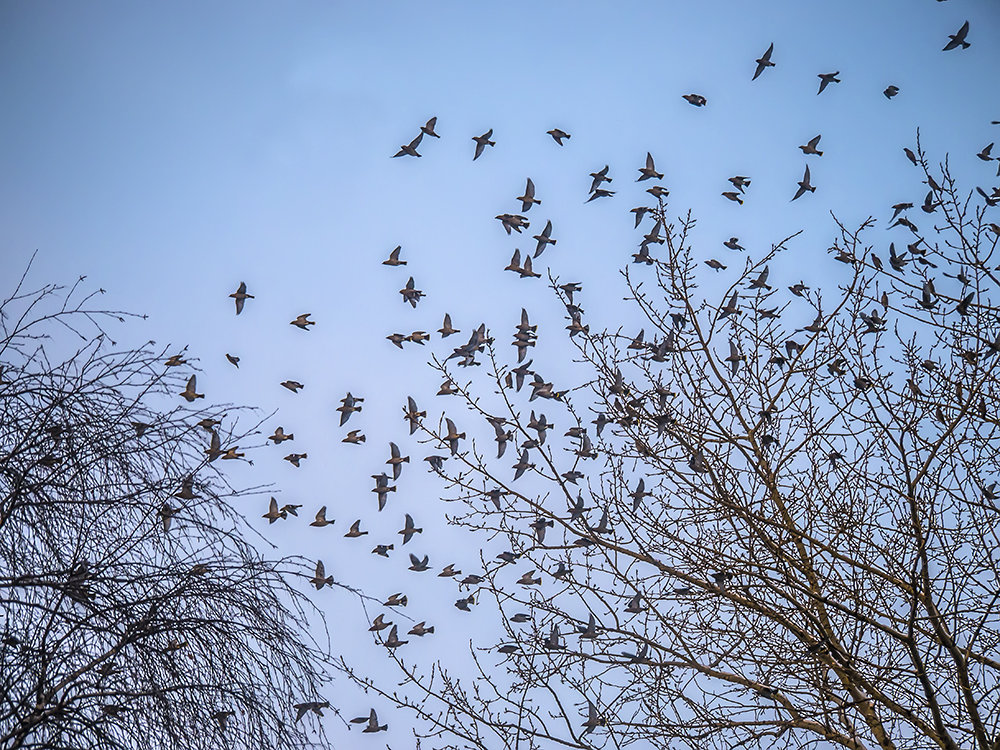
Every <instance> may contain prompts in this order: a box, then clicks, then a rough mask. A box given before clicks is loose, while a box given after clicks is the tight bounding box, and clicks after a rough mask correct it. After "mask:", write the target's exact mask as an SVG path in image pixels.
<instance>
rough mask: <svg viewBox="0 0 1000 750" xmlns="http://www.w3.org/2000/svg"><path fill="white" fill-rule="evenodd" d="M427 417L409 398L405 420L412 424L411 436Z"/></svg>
mask: <svg viewBox="0 0 1000 750" xmlns="http://www.w3.org/2000/svg"><path fill="white" fill-rule="evenodd" d="M426 416H427V412H426V411H418V410H417V402H416V401H414V400H413V396H407V397H406V406H405V407H404V408H403V418H404V419H406V420H407V421H408V422H409V423H410V434H411V435H412V434H413V433H414V432H416V431H417V428H418V427H419V426H420V419H421V418H422V417H426ZM345 421H346V420H345Z"/></svg>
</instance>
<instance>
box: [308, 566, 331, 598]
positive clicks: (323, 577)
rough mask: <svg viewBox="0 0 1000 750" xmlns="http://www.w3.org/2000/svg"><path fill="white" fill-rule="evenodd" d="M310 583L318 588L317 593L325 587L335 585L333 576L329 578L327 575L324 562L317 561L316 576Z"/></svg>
mask: <svg viewBox="0 0 1000 750" xmlns="http://www.w3.org/2000/svg"><path fill="white" fill-rule="evenodd" d="M310 583H311V584H312V585H313V586H315V587H316V590H317V591H319V590H320V589H321V588H323V587H324V586H332V585H333V576H328V575H327V574H326V569H325V568H324V567H323V561H322V560H317V561H316V575H314V576H313V577H312V580H310Z"/></svg>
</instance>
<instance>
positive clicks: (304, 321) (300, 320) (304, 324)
mask: <svg viewBox="0 0 1000 750" xmlns="http://www.w3.org/2000/svg"><path fill="white" fill-rule="evenodd" d="M310 315H312V313H302V314H301V315H299V316H298V317H297V318H295V320H293V321H291V322H290V323H289V325H292V326H295V327H297V328H301V329H302V330H303V331H308V330H309V326H314V325H316V321H315V320H309V316H310Z"/></svg>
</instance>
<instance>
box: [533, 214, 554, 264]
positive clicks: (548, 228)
mask: <svg viewBox="0 0 1000 750" xmlns="http://www.w3.org/2000/svg"><path fill="white" fill-rule="evenodd" d="M532 239H533V240H538V245H537V247H535V257H536V258H537V257H538V256H539V255H541V254H542V253H543V252H544V251H545V248H546V247H547V246H548V245H554V244H556V242H557V241H558V240H554V239H552V221H551V220H550V221H547V222H545V229H543V230H542V233H541V234H536V235H535V236H534V237H532Z"/></svg>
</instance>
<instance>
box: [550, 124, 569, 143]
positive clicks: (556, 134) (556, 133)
mask: <svg viewBox="0 0 1000 750" xmlns="http://www.w3.org/2000/svg"><path fill="white" fill-rule="evenodd" d="M545 132H546V133H548V134H549V135H551V136H552V140H554V141H555V142H556V143H558V144H559V145H560V146H563V145H565V144H564V143H563V138H571V137H572V136H571V135H570V134H569V133H567V132H566V131H565V130H560V129H559V128H552V130H547V131H545Z"/></svg>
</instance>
